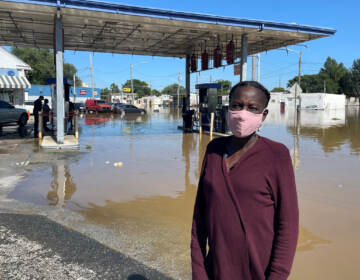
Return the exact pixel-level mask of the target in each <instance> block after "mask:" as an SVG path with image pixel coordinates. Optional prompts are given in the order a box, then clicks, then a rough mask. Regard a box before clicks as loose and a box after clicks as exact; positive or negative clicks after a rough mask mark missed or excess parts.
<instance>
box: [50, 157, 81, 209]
mask: <svg viewBox="0 0 360 280" xmlns="http://www.w3.org/2000/svg"><path fill="white" fill-rule="evenodd" d="M51 169H52V174H51V175H52V178H53V180H52V181H51V184H50V186H51V188H52V190H51V191H49V192H48V194H47V199H48V200H49V204H50V205H56V206H60V207H63V206H64V204H65V201H68V200H70V199H71V197H72V196H73V194H74V193H75V192H76V185H75V183H74V182H73V180H72V177H71V175H70V169H69V166H68V165H67V164H66V163H65V162H64V161H59V162H56V163H55V164H53V165H52V166H51Z"/></svg>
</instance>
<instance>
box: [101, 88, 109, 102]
mask: <svg viewBox="0 0 360 280" xmlns="http://www.w3.org/2000/svg"><path fill="white" fill-rule="evenodd" d="M110 93H111V90H110V89H108V88H107V87H106V88H103V89H102V90H101V91H100V96H101V99H106V97H107V96H108V94H110Z"/></svg>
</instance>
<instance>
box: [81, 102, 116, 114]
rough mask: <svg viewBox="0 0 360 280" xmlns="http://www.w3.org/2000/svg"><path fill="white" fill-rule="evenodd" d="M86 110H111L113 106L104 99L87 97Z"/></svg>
mask: <svg viewBox="0 0 360 280" xmlns="http://www.w3.org/2000/svg"><path fill="white" fill-rule="evenodd" d="M85 111H86V112H88V111H94V112H110V111H111V106H110V105H109V104H107V103H106V102H105V101H104V100H98V99H87V100H86V101H85Z"/></svg>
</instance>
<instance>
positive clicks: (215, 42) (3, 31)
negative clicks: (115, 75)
mask: <svg viewBox="0 0 360 280" xmlns="http://www.w3.org/2000/svg"><path fill="white" fill-rule="evenodd" d="M55 16H57V17H59V16H61V20H62V23H63V29H64V31H63V32H64V49H65V50H75V51H76V50H78V51H93V52H109V53H121V54H134V55H151V56H165V57H185V56H186V55H189V54H195V55H196V56H197V57H200V55H201V53H202V52H203V51H204V50H205V49H206V50H207V51H209V52H210V53H211V51H212V50H213V49H214V48H216V47H219V46H220V47H221V48H222V50H223V53H224V54H225V50H226V44H227V43H228V42H229V41H230V40H232V41H233V42H234V44H235V58H239V57H240V54H241V52H240V49H241V38H242V35H246V36H247V40H248V54H249V55H251V54H255V53H259V52H263V51H268V50H272V49H277V48H280V47H284V46H288V45H294V44H299V43H303V42H306V41H309V40H313V39H317V38H320V37H326V36H331V35H333V34H334V33H335V32H336V31H335V30H333V29H329V28H319V27H311V26H304V25H298V24H293V23H277V22H270V21H261V20H247V19H239V18H229V17H220V16H213V15H204V14H197V13H187V12H176V11H169V10H160V9H153V8H143V7H135V6H126V5H121V4H115V3H105V2H96V1H84V0H81V1H80V0H36V1H33V0H6V1H2V0H0V45H11V46H17V47H36V48H53V45H54V17H55Z"/></svg>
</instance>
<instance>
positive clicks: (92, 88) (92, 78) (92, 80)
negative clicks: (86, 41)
mask: <svg viewBox="0 0 360 280" xmlns="http://www.w3.org/2000/svg"><path fill="white" fill-rule="evenodd" d="M90 72H91V93H92V99H94V73H93V64H92V56H91V54H90Z"/></svg>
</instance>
